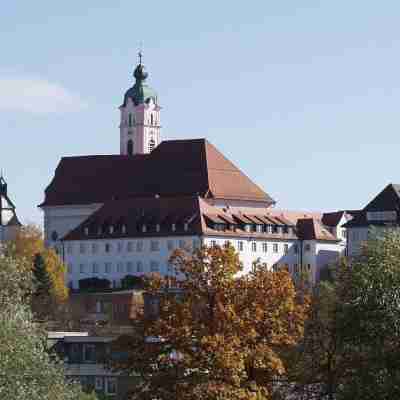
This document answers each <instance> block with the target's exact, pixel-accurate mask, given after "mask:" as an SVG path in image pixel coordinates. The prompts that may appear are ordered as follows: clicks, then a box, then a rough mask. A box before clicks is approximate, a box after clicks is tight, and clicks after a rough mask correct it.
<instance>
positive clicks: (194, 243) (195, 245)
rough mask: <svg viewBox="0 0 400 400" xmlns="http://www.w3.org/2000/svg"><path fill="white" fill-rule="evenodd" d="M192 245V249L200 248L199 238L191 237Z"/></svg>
mask: <svg viewBox="0 0 400 400" xmlns="http://www.w3.org/2000/svg"><path fill="white" fill-rule="evenodd" d="M192 246H193V249H199V248H200V240H199V239H193V240H192Z"/></svg>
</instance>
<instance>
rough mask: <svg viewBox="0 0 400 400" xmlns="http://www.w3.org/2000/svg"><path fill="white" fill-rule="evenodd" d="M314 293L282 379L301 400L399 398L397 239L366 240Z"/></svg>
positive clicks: (385, 236)
mask: <svg viewBox="0 0 400 400" xmlns="http://www.w3.org/2000/svg"><path fill="white" fill-rule="evenodd" d="M332 278H333V279H332V281H331V282H324V283H322V284H321V285H320V287H319V288H318V290H317V291H316V293H315V295H314V298H313V301H312V307H311V313H310V319H309V321H308V322H307V324H306V328H305V335H304V340H302V341H301V344H300V346H299V347H298V352H297V353H295V355H293V354H292V357H293V358H292V368H291V370H290V373H289V380H291V381H292V382H297V384H298V387H299V388H300V389H301V392H302V394H303V395H304V396H305V397H303V398H307V399H320V398H321V399H325V398H327V399H338V400H341V399H343V400H348V399H349V400H350V399H378V400H379V399H394V398H399V397H400V346H399V343H400V295H399V294H400V236H399V234H398V233H395V232H393V231H387V232H385V233H384V234H383V235H381V236H374V237H371V238H370V239H369V240H368V241H367V243H366V244H365V246H364V248H363V251H362V254H361V256H360V257H358V258H356V259H353V260H351V262H344V261H342V262H341V263H340V264H339V265H338V266H337V270H336V274H334V275H333V277H332Z"/></svg>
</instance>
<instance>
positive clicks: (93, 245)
mask: <svg viewBox="0 0 400 400" xmlns="http://www.w3.org/2000/svg"><path fill="white" fill-rule="evenodd" d="M97 249H98V246H97V243H92V253H93V254H95V253H97Z"/></svg>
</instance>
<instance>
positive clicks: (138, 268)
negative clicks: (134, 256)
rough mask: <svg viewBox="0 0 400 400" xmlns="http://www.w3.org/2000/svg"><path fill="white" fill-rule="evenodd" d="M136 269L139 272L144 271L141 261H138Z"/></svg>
mask: <svg viewBox="0 0 400 400" xmlns="http://www.w3.org/2000/svg"><path fill="white" fill-rule="evenodd" d="M136 271H137V272H143V263H142V262H141V261H138V262H137V263H136Z"/></svg>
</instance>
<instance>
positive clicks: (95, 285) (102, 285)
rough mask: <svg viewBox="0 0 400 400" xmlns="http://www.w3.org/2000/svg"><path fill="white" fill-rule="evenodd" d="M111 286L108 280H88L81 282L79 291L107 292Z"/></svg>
mask: <svg viewBox="0 0 400 400" xmlns="http://www.w3.org/2000/svg"><path fill="white" fill-rule="evenodd" d="M110 286H111V282H110V281H109V280H108V279H100V278H86V279H81V280H80V281H79V289H81V290H106V289H109V288H110Z"/></svg>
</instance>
